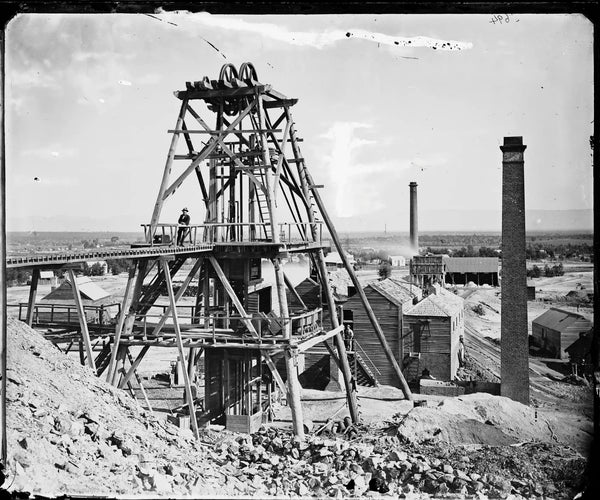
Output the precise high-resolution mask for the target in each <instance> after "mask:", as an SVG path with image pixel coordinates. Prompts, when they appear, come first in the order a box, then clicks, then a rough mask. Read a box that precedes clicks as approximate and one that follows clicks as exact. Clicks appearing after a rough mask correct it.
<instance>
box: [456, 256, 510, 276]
mask: <svg viewBox="0 0 600 500" xmlns="http://www.w3.org/2000/svg"><path fill="white" fill-rule="evenodd" d="M444 261H445V262H446V272H448V273H497V272H498V257H445V258H444Z"/></svg>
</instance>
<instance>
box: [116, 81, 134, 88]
mask: <svg viewBox="0 0 600 500" xmlns="http://www.w3.org/2000/svg"><path fill="white" fill-rule="evenodd" d="M119 84H120V85H125V86H126V87H131V82H129V81H127V80H119Z"/></svg>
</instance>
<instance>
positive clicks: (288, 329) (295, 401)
mask: <svg viewBox="0 0 600 500" xmlns="http://www.w3.org/2000/svg"><path fill="white" fill-rule="evenodd" d="M256 107H257V111H258V123H259V129H260V130H261V132H260V134H259V136H260V139H261V142H262V144H261V145H262V159H263V163H264V167H265V184H266V188H267V203H268V209H269V216H270V219H271V238H272V239H273V243H275V244H278V243H280V239H279V228H278V227H277V217H276V200H275V189H274V186H273V182H274V179H273V178H272V177H271V176H272V173H271V159H270V157H269V143H268V142H267V135H266V132H265V131H264V130H265V127H266V120H265V109H264V107H263V102H262V96H261V95H260V94H258V95H257V96H256ZM272 262H273V268H274V270H275V286H276V287H277V297H278V299H279V300H278V302H279V315H280V317H281V319H282V327H283V334H284V338H286V339H288V340H289V339H291V338H292V322H291V320H290V317H289V311H288V303H287V295H286V293H285V278H284V276H283V269H282V267H281V257H279V256H276V257H275V258H273V259H272ZM284 355H285V366H286V371H287V388H288V390H287V392H288V398H287V399H288V404H289V405H290V409H291V410H292V424H293V428H294V434H295V435H296V436H298V437H299V438H300V439H304V420H303V416H302V403H301V399H300V382H299V380H298V370H297V368H296V364H297V355H296V354H295V353H292V352H291V351H290V349H286V350H285V353H284Z"/></svg>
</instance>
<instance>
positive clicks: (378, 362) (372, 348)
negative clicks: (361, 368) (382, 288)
mask: <svg viewBox="0 0 600 500" xmlns="http://www.w3.org/2000/svg"><path fill="white" fill-rule="evenodd" d="M364 291H365V295H366V296H367V299H368V301H369V303H370V304H371V308H372V309H373V312H374V313H375V316H376V317H377V319H378V320H379V324H380V326H381V329H382V330H383V333H384V335H385V337H386V339H387V342H388V344H389V346H390V349H391V350H392V352H393V353H396V354H395V355H396V358H397V357H398V355H397V353H398V349H399V343H398V332H399V326H400V325H399V323H398V306H396V305H395V304H393V303H391V302H390V301H389V300H388V299H386V298H385V297H383V296H382V295H381V294H380V293H378V292H376V291H375V290H373V289H372V288H370V287H367V288H365V289H364ZM344 309H346V310H350V311H352V312H353V315H354V337H355V339H356V340H357V341H358V343H359V344H360V347H361V348H362V349H363V350H364V352H366V353H367V355H368V357H369V358H370V360H371V362H372V364H373V365H375V367H377V370H379V372H380V373H378V372H377V371H375V370H374V371H375V376H376V377H377V380H378V381H379V383H381V384H386V385H394V386H397V385H398V383H399V380H398V376H397V375H396V372H395V371H394V369H393V367H392V365H391V364H390V362H389V360H388V359H387V357H386V355H385V353H384V351H383V348H382V347H381V343H380V342H379V339H378V338H377V336H376V335H375V333H374V332H373V326H372V325H371V322H370V321H369V318H368V316H367V313H366V311H365V309H364V307H363V305H362V303H361V302H360V300H359V298H358V297H357V296H354V297H351V298H350V299H349V300H348V302H346V304H345V305H344ZM359 352H360V351H359ZM369 358H367V360H366V362H367V364H370V363H369Z"/></svg>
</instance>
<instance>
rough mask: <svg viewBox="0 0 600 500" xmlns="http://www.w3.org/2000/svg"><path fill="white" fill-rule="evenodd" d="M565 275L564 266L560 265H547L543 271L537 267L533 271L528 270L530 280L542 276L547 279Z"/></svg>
mask: <svg viewBox="0 0 600 500" xmlns="http://www.w3.org/2000/svg"><path fill="white" fill-rule="evenodd" d="M563 274H565V270H564V269H563V265H562V264H560V263H559V264H556V265H554V266H552V267H550V266H549V265H548V264H546V265H545V266H544V269H543V271H542V269H541V268H540V267H538V266H535V265H534V266H533V267H532V268H531V269H527V277H528V278H539V277H540V276H542V275H543V276H545V277H547V278H551V277H553V276H562V275H563Z"/></svg>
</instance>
